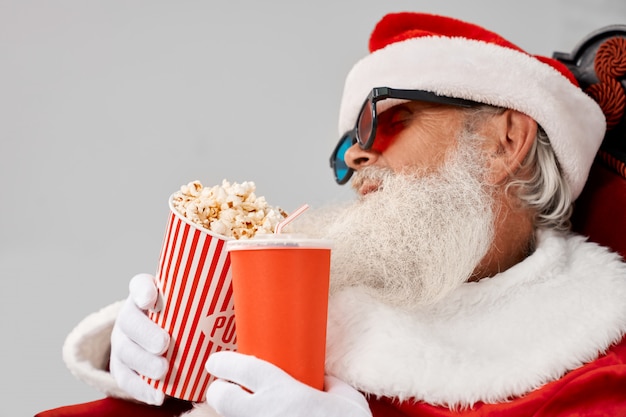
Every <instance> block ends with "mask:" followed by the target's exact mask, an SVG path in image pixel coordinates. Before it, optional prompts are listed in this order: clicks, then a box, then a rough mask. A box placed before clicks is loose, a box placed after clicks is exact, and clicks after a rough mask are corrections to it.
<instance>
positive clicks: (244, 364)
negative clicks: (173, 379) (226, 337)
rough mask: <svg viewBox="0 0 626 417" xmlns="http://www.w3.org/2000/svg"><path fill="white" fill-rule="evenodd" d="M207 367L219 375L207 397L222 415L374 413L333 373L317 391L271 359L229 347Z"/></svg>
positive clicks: (341, 416)
mask: <svg viewBox="0 0 626 417" xmlns="http://www.w3.org/2000/svg"><path fill="white" fill-rule="evenodd" d="M206 369H207V371H208V372H209V373H210V374H212V375H213V376H216V377H218V378H221V379H217V380H215V381H214V382H213V383H212V384H211V385H210V386H209V388H208V390H207V393H206V401H207V403H208V404H209V405H210V406H212V407H213V408H214V409H215V411H217V412H218V413H219V414H220V415H221V416H223V417H250V416H261V417H272V416H275V417H279V416H280V417H291V416H299V417H371V416H372V412H371V411H370V409H369V406H368V405H367V401H366V400H365V397H364V396H363V395H362V394H361V393H359V392H358V391H357V390H355V389H354V388H352V387H351V386H349V385H348V384H346V383H344V382H342V381H341V380H339V379H337V378H334V377H331V376H326V378H325V381H324V385H325V386H324V391H319V390H316V389H314V388H311V387H309V386H308V385H306V384H303V383H302V382H299V381H297V380H295V379H294V378H292V377H291V376H290V375H289V374H287V373H286V372H284V371H283V370H281V369H280V368H278V367H277V366H274V365H272V364H271V363H269V362H266V361H263V360H261V359H258V358H255V357H253V356H249V355H243V354H241V353H236V352H230V351H222V352H217V353H213V354H212V355H211V356H210V357H209V360H208V361H207V364H206ZM241 387H246V388H247V389H248V390H249V391H246V390H244V389H242V388H241ZM250 391H251V392H250Z"/></svg>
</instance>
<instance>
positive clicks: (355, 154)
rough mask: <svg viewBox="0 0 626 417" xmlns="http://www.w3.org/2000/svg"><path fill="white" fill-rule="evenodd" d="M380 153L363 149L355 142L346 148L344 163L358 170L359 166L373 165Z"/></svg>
mask: <svg viewBox="0 0 626 417" xmlns="http://www.w3.org/2000/svg"><path fill="white" fill-rule="evenodd" d="M379 155H380V153H378V152H376V151H374V150H372V149H368V150H366V151H365V150H363V149H361V147H360V146H359V145H358V144H357V143H355V144H354V145H352V146H351V147H349V148H348V150H347V151H346V154H345V155H344V158H345V161H346V164H347V165H348V166H349V167H350V168H352V169H354V170H358V169H360V168H365V167H366V166H370V165H374V164H375V163H376V161H377V160H378V157H379Z"/></svg>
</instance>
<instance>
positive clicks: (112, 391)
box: [63, 301, 131, 399]
mask: <svg viewBox="0 0 626 417" xmlns="http://www.w3.org/2000/svg"><path fill="white" fill-rule="evenodd" d="M123 303H124V301H118V302H116V303H113V304H111V305H109V306H107V307H104V308H103V309H101V310H100V311H98V312H96V313H93V314H90V315H89V316H87V317H86V318H84V319H83V320H82V321H81V322H80V323H78V325H77V326H76V327H75V328H74V329H73V330H72V331H71V332H70V334H69V335H68V336H67V338H66V339H65V343H64V344H63V360H64V361H65V364H66V365H67V367H68V368H69V370H70V371H71V372H72V374H74V376H75V377H77V378H78V379H79V380H81V381H84V382H86V383H87V384H89V385H91V386H93V387H94V388H96V389H98V390H99V391H102V392H103V393H104V394H106V395H107V396H110V397H117V398H125V399H130V398H131V397H130V396H129V395H128V394H126V393H125V392H124V391H123V390H122V389H121V388H119V387H118V386H117V384H116V383H115V380H114V379H113V377H112V376H111V374H110V373H109V370H108V368H109V355H110V350H111V342H110V340H111V331H112V330H113V324H114V323H115V318H116V317H117V314H118V312H119V310H120V308H121V307H122V304H123Z"/></svg>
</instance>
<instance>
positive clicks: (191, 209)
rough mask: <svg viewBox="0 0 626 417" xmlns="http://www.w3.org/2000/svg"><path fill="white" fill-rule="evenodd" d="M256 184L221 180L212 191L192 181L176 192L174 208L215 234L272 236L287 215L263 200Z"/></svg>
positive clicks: (244, 237)
mask: <svg viewBox="0 0 626 417" xmlns="http://www.w3.org/2000/svg"><path fill="white" fill-rule="evenodd" d="M255 189H256V186H255V184H254V182H251V181H245V182H243V183H241V184H238V183H236V182H234V183H230V182H228V181H226V180H223V181H222V185H221V186H219V185H216V186H214V187H211V188H206V187H203V186H202V183H200V181H192V182H190V183H189V184H187V185H183V186H181V187H180V190H179V191H177V192H176V193H174V196H173V198H172V203H173V206H174V208H175V209H176V210H177V211H178V212H179V213H180V214H181V215H183V216H184V217H185V218H187V219H188V220H190V221H192V222H193V223H196V224H198V225H200V226H202V227H204V228H206V229H208V230H210V231H212V232H214V233H218V234H220V235H224V236H228V237H234V238H235V239H249V238H251V237H253V236H254V235H255V234H257V233H260V234H262V233H273V232H274V229H275V228H276V225H277V224H278V223H279V222H280V221H281V220H282V219H283V218H285V217H286V216H287V214H286V213H285V212H284V211H283V210H281V209H280V208H279V207H271V206H269V205H268V204H267V202H266V201H265V198H264V197H257V196H256V194H255V193H254V191H255Z"/></svg>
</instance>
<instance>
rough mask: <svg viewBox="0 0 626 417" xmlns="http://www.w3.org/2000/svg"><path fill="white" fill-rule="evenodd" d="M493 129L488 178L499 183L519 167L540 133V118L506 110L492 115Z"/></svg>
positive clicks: (494, 182) (491, 128)
mask: <svg viewBox="0 0 626 417" xmlns="http://www.w3.org/2000/svg"><path fill="white" fill-rule="evenodd" d="M490 130H491V132H490V135H491V137H492V140H491V141H490V143H489V145H488V146H489V148H490V149H488V150H487V151H488V152H489V154H490V157H489V176H488V179H489V182H491V183H493V184H500V183H502V182H503V181H504V180H505V179H506V178H507V177H509V176H510V175H512V174H515V173H516V172H517V171H518V170H519V168H520V166H521V165H522V162H523V161H524V159H525V158H526V155H528V152H529V151H530V149H531V148H532V145H533V143H534V141H535V138H536V136H537V122H535V121H534V120H533V119H532V117H530V116H527V115H525V114H523V113H520V112H518V111H516V110H505V111H504V112H503V113H502V114H500V115H498V116H495V117H494V118H493V124H492V125H491V127H490Z"/></svg>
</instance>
